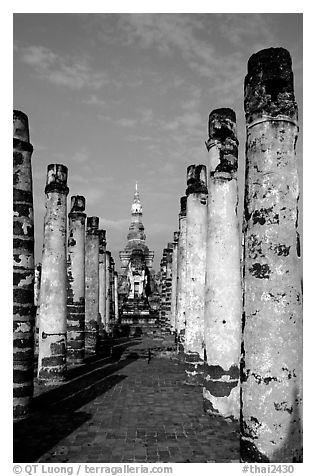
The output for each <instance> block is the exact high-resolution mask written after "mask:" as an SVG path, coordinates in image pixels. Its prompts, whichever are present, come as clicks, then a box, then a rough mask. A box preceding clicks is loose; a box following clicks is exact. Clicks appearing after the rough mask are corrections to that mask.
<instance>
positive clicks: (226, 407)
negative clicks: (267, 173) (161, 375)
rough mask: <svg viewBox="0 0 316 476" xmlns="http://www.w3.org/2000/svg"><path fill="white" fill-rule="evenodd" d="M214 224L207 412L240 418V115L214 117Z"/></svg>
mask: <svg viewBox="0 0 316 476" xmlns="http://www.w3.org/2000/svg"><path fill="white" fill-rule="evenodd" d="M206 147H207V149H208V151H209V156H210V162H209V178H208V213H207V215H208V222H207V251H206V286H205V316H204V330H205V336H204V338H205V349H206V358H207V363H206V365H205V374H204V378H205V380H204V388H203V396H204V407H205V409H206V410H207V411H208V412H209V413H215V414H216V413H220V414H221V415H222V416H224V417H234V418H236V419H238V418H239V416H240V383H239V360H240V346H241V316H242V289H241V267H240V265H241V264H240V235H239V226H238V217H237V204H238V189H237V166H238V164H237V160H238V141H237V137H236V115H235V113H234V111H232V110H231V109H215V110H214V111H212V112H211V114H210V117H209V139H208V141H207V143H206Z"/></svg>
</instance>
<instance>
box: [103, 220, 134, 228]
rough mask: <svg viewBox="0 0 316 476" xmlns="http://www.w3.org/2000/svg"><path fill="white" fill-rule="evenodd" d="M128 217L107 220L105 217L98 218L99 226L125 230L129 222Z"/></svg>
mask: <svg viewBox="0 0 316 476" xmlns="http://www.w3.org/2000/svg"><path fill="white" fill-rule="evenodd" d="M130 222H131V220H130V218H123V219H121V220H109V219H107V218H100V225H99V227H100V228H105V229H110V230H111V229H113V230H119V231H127V230H128V226H129V224H130Z"/></svg>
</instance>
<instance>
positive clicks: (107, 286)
mask: <svg viewBox="0 0 316 476" xmlns="http://www.w3.org/2000/svg"><path fill="white" fill-rule="evenodd" d="M105 271H106V274H105V297H106V301H105V332H106V333H107V334H109V333H110V310H111V285H110V279H111V273H110V271H111V253H110V251H106V253H105Z"/></svg>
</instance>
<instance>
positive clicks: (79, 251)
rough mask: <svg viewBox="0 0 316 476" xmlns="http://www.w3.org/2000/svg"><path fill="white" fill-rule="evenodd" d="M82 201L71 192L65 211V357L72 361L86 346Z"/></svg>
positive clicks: (77, 361)
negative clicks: (66, 245) (66, 288)
mask: <svg viewBox="0 0 316 476" xmlns="http://www.w3.org/2000/svg"><path fill="white" fill-rule="evenodd" d="M85 205H86V201H85V198H84V197H82V196H80V195H74V196H73V197H71V210H70V213H69V214H68V257H67V274H68V293H67V294H68V295H67V361H68V362H69V363H72V364H80V363H81V362H83V359H84V350H85V349H84V344H85V342H84V340H85V333H84V330H85V329H84V326H85V221H86V214H85V213H84V210H85Z"/></svg>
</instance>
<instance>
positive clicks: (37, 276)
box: [34, 263, 42, 356]
mask: <svg viewBox="0 0 316 476" xmlns="http://www.w3.org/2000/svg"><path fill="white" fill-rule="evenodd" d="M41 275H42V263H38V264H37V265H36V266H35V280H34V306H35V329H34V339H35V346H34V353H35V355H37V356H38V316H39V309H40V295H41Z"/></svg>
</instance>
